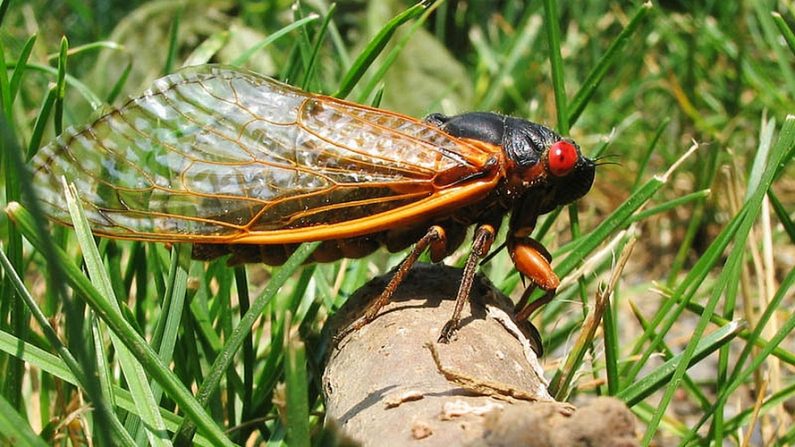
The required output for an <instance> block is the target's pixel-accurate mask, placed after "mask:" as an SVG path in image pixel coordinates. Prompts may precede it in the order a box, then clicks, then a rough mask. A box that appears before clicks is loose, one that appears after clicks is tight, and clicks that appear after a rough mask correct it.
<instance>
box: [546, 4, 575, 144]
mask: <svg viewBox="0 0 795 447" xmlns="http://www.w3.org/2000/svg"><path fill="white" fill-rule="evenodd" d="M544 20H545V22H544V25H545V26H544V28H545V29H546V30H547V43H548V47H549V64H550V67H551V69H552V89H553V91H554V92H555V106H556V109H555V110H556V112H557V117H558V126H557V127H558V131H559V132H560V133H561V134H562V135H568V134H569V112H568V104H567V102H568V99H567V98H566V81H565V77H564V75H563V58H562V57H561V56H560V23H558V21H559V20H560V16H559V14H558V2H557V0H544Z"/></svg>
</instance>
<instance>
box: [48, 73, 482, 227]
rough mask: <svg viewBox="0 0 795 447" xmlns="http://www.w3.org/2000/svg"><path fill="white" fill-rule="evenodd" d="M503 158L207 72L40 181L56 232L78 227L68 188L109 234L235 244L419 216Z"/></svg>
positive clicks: (84, 143) (86, 131)
mask: <svg viewBox="0 0 795 447" xmlns="http://www.w3.org/2000/svg"><path fill="white" fill-rule="evenodd" d="M490 155H491V154H490V153H489V152H488V151H486V150H484V149H483V148H479V147H478V146H476V145H469V144H467V143H465V142H462V141H460V140H457V139H455V138H452V137H450V136H448V135H446V134H445V133H443V132H441V131H440V130H438V129H436V128H434V127H432V126H429V125H427V124H425V123H422V122H420V121H417V120H415V119H412V118H409V117H405V116H401V115H397V114H393V113H389V112H385V111H381V110H377V109H372V108H368V107H364V106H359V105H355V104H352V103H348V102H345V101H339V100H335V99H332V98H328V97H324V96H319V95H313V94H309V93H305V92H302V91H300V90H297V89H295V88H292V87H290V86H287V85H284V84H281V83H279V82H276V81H274V80H272V79H269V78H265V77H262V76H258V75H256V74H253V73H250V72H244V71H238V70H234V69H229V68H224V67H219V66H201V67H192V68H188V69H185V70H182V71H180V72H177V73H176V74H173V75H170V76H167V77H164V78H162V79H159V80H157V81H156V82H155V84H154V86H153V87H152V88H151V89H150V90H148V91H146V92H145V93H144V94H143V95H142V96H141V97H139V98H135V99H131V100H130V101H129V102H127V103H126V104H125V105H124V106H122V107H120V108H118V109H115V110H113V111H111V112H109V113H107V114H105V115H104V116H102V117H100V118H99V119H98V120H96V121H95V122H94V123H93V124H91V125H90V126H88V127H86V128H83V129H79V130H71V131H69V132H67V133H65V134H64V135H62V136H61V137H59V138H58V140H56V141H55V142H53V143H52V144H50V145H48V146H46V147H44V148H42V149H41V150H40V151H39V153H38V154H37V156H36V157H35V158H34V160H33V162H32V169H33V172H34V177H33V181H34V187H35V189H36V191H37V193H38V196H39V198H40V199H41V200H42V201H43V205H44V207H45V211H46V213H47V214H48V215H49V216H50V217H51V218H52V219H53V220H56V221H60V222H68V221H69V218H68V212H67V210H66V208H65V204H64V200H63V198H62V186H61V180H60V179H61V177H66V178H67V179H68V180H69V181H70V182H73V183H75V185H76V186H77V189H78V191H79V194H80V196H81V199H82V200H83V205H84V207H85V209H86V213H87V214H88V218H89V220H90V222H91V223H92V226H93V228H94V230H95V232H97V233H98V234H103V235H108V236H113V237H120V238H131V239H142V240H168V241H191V240H194V241H206V242H213V241H217V242H224V241H227V240H231V239H233V238H234V237H235V236H236V235H239V234H241V233H249V232H268V231H274V230H285V229H292V228H305V227H311V226H314V225H318V224H329V223H339V222H345V221H349V220H353V219H359V218H362V217H367V216H373V215H377V214H379V213H384V212H386V211H389V210H394V209H396V208H399V207H405V206H410V205H411V204H412V203H414V202H416V201H418V200H422V199H423V198H427V197H429V196H431V195H433V194H435V193H437V192H438V191H439V190H440V189H442V188H444V187H446V186H449V183H450V180H449V179H451V178H453V179H454V178H466V177H467V176H472V175H476V174H477V172H478V169H479V168H480V167H482V166H483V164H484V163H485V162H486V160H487V159H488V157H489V156H490ZM451 172H453V173H455V174H456V175H454V176H451V175H444V174H445V173H448V174H449V173H451Z"/></svg>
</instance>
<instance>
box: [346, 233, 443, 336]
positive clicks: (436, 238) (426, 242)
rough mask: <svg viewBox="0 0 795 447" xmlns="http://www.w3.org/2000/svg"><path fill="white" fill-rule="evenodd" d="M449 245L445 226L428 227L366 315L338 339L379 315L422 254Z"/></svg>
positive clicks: (369, 307) (440, 249) (440, 250)
mask: <svg viewBox="0 0 795 447" xmlns="http://www.w3.org/2000/svg"><path fill="white" fill-rule="evenodd" d="M446 246H447V236H446V235H445V231H444V228H442V227H440V226H438V225H434V226H432V227H430V228H429V229H428V232H427V233H425V236H423V237H422V238H420V240H418V241H417V243H416V244H414V248H412V249H411V252H410V253H409V254H408V256H406V258H405V259H403V262H401V263H400V265H399V266H398V268H397V270H396V271H395V274H394V276H392V279H390V280H389V283H388V284H387V285H386V287H385V288H384V291H383V292H381V295H379V296H378V298H376V299H375V301H373V302H371V303H370V304H369V305H368V306H367V310H366V311H365V312H364V316H362V317H361V318H360V319H358V320H357V321H355V322H354V323H353V324H351V325H350V326H349V327H348V328H347V329H346V330H344V331H343V332H342V333H341V334H340V335H338V336H337V338H338V339H342V338H344V337H345V336H346V335H347V334H349V333H351V332H353V331H357V330H359V329H361V328H362V327H364V326H365V325H366V324H367V323H369V322H371V321H373V320H375V317H377V316H378V312H380V311H381V309H382V308H383V307H384V306H386V305H387V303H389V300H390V299H391V298H392V295H394V294H395V290H397V288H398V286H399V285H400V283H402V282H403V280H404V279H406V275H408V273H409V271H410V270H411V267H412V266H413V265H414V263H415V262H417V259H418V258H419V257H420V255H421V254H422V253H423V252H424V251H425V250H427V249H428V247H430V249H431V252H432V253H440V252H444V251H445V249H446Z"/></svg>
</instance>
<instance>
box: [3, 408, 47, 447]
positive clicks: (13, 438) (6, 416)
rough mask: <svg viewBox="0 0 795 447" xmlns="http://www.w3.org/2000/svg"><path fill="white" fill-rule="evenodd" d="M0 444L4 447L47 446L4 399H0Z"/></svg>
mask: <svg viewBox="0 0 795 447" xmlns="http://www.w3.org/2000/svg"><path fill="white" fill-rule="evenodd" d="M0 442H2V443H3V444H5V445H26V446H31V447H46V446H47V443H46V442H44V440H43V439H41V438H40V437H38V436H36V434H35V433H33V430H32V429H31V428H30V425H28V423H27V421H25V419H24V418H23V417H22V416H21V415H20V414H19V413H17V410H16V409H15V408H14V407H13V406H12V405H11V404H10V403H8V401H7V400H6V399H5V398H4V397H0Z"/></svg>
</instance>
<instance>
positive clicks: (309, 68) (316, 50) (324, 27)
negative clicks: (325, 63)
mask: <svg viewBox="0 0 795 447" xmlns="http://www.w3.org/2000/svg"><path fill="white" fill-rule="evenodd" d="M336 11H337V4H336V3H332V4H331V5H330V6H329V8H328V11H326V12H325V13H324V14H323V21H322V22H321V23H320V29H319V30H318V31H317V33H315V43H314V45H312V52H311V53H310V55H309V60H308V61H307V64H306V67H305V68H304V79H303V81H301V84H300V85H301V88H303V89H304V90H307V89H309V82H310V81H311V80H312V78H313V76H314V72H315V64H316V63H317V56H318V54H320V47H321V46H322V45H323V42H324V41H325V40H326V36H327V35H328V26H329V23H330V22H331V18H332V17H333V16H334V12H336Z"/></svg>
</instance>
